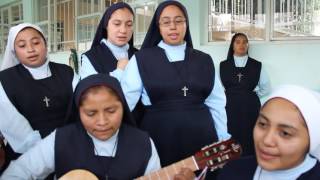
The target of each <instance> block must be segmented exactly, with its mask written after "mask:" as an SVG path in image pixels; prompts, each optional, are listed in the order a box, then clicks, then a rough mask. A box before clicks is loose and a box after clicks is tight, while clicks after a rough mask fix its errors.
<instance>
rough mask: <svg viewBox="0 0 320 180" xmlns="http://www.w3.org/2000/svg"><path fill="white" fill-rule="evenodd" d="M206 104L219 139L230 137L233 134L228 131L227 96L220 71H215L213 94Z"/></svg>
mask: <svg viewBox="0 0 320 180" xmlns="http://www.w3.org/2000/svg"><path fill="white" fill-rule="evenodd" d="M205 104H206V105H207V106H208V107H209V110H210V112H211V115H212V118H213V121H214V126H215V129H216V131H217V135H218V138H219V141H220V140H226V139H229V138H230V137H231V135H230V134H229V133H228V127H227V114H226V109H225V107H226V96H225V93H224V90H223V87H222V85H221V82H220V77H219V74H218V71H215V80H214V87H213V90H212V91H211V94H210V95H209V96H208V97H207V99H206V100H205Z"/></svg>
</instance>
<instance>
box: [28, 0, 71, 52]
mask: <svg viewBox="0 0 320 180" xmlns="http://www.w3.org/2000/svg"><path fill="white" fill-rule="evenodd" d="M35 9H36V14H35V16H34V17H35V22H36V24H38V25H39V26H40V27H41V29H42V30H43V31H44V34H45V37H46V38H47V41H48V48H49V51H51V52H52V51H53V52H55V51H66V50H69V49H70V48H74V47H75V40H74V27H75V25H74V19H73V18H74V1H73V0H36V3H35Z"/></svg>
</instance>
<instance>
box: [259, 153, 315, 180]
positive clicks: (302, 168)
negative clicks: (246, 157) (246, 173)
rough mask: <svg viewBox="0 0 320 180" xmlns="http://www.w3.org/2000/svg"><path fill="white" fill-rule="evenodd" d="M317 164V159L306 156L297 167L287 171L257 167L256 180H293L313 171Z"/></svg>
mask: <svg viewBox="0 0 320 180" xmlns="http://www.w3.org/2000/svg"><path fill="white" fill-rule="evenodd" d="M316 163H317V159H315V158H313V157H311V156H310V155H309V154H307V155H306V157H305V159H304V161H303V162H302V163H301V164H299V165H298V166H296V167H293V168H291V169H286V170H277V171H266V170H264V169H262V168H261V167H260V166H258V167H257V169H256V172H255V175H254V178H253V179H254V180H274V179H277V180H293V179H297V178H299V177H300V176H301V174H303V173H305V172H307V171H308V170H310V169H312V168H313V167H314V166H315V165H316Z"/></svg>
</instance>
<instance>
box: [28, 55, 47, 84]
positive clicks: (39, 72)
mask: <svg viewBox="0 0 320 180" xmlns="http://www.w3.org/2000/svg"><path fill="white" fill-rule="evenodd" d="M22 65H23V66H24V67H25V68H26V69H27V70H28V71H29V72H30V73H31V75H32V77H33V78H34V79H37V80H38V79H44V78H47V77H50V76H51V70H50V67H49V61H48V60H46V62H45V63H44V64H42V65H41V66H39V67H28V66H26V65H24V64H22Z"/></svg>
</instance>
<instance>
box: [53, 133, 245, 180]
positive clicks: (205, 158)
mask: <svg viewBox="0 0 320 180" xmlns="http://www.w3.org/2000/svg"><path fill="white" fill-rule="evenodd" d="M241 153H242V149H241V146H240V144H238V143H236V142H235V141H234V140H232V139H229V140H226V141H221V142H217V143H213V144H211V145H208V146H205V147H204V148H202V149H201V150H200V151H199V152H197V153H196V154H194V155H193V156H190V157H188V158H186V159H183V160H181V161H179V162H176V163H174V164H171V165H169V166H166V167H164V168H162V169H160V170H158V171H155V172H152V173H149V174H147V175H145V176H141V177H138V178H136V180H170V179H173V177H174V175H176V174H178V173H179V171H180V169H181V168H189V169H191V170H192V171H197V170H202V169H204V168H209V169H210V170H211V171H214V170H216V169H218V168H222V167H223V165H225V164H226V163H227V162H228V161H231V160H234V159H237V158H239V157H240V155H241ZM76 179H77V180H81V179H87V180H96V179H98V178H97V177H96V176H95V175H94V174H92V173H91V172H88V171H87V170H81V169H76V170H72V171H70V172H68V173H67V174H65V175H64V176H62V177H61V178H60V179H59V180H76Z"/></svg>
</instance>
